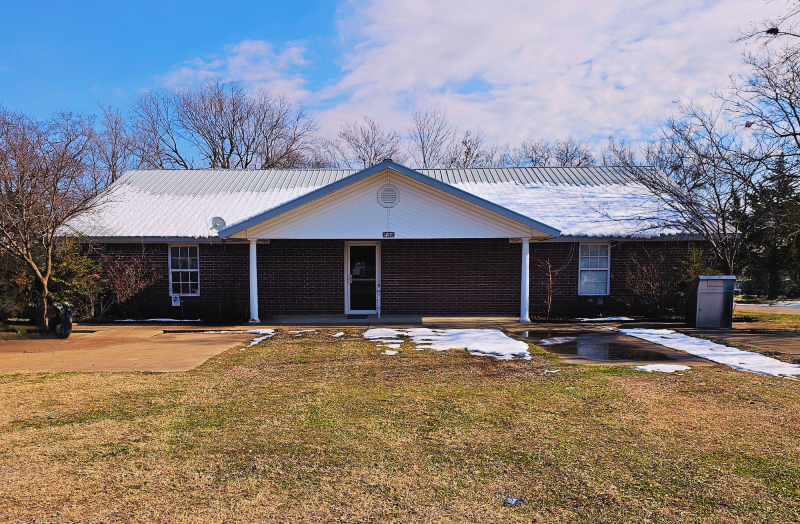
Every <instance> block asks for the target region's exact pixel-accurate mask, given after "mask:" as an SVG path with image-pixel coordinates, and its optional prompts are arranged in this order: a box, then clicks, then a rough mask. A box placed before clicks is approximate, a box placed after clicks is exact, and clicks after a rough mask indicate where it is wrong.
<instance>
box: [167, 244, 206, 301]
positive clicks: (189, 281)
mask: <svg viewBox="0 0 800 524" xmlns="http://www.w3.org/2000/svg"><path fill="white" fill-rule="evenodd" d="M169 288H170V294H172V295H199V294H200V266H199V260H198V257H197V246H170V248H169Z"/></svg>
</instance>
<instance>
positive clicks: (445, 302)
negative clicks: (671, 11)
mask: <svg viewBox="0 0 800 524" xmlns="http://www.w3.org/2000/svg"><path fill="white" fill-rule="evenodd" d="M101 202H102V204H101V205H100V206H99V208H98V209H97V210H96V211H95V212H94V213H93V214H91V215H89V216H86V217H83V218H82V219H81V220H79V221H77V222H75V223H74V224H72V225H71V227H72V228H73V229H74V230H75V231H76V232H78V233H79V234H81V235H83V237H84V238H85V239H86V240H87V241H88V242H92V243H95V244H101V245H102V246H103V249H104V250H105V251H106V252H107V253H109V254H114V255H115V256H117V257H120V258H122V259H124V257H126V256H130V255H133V254H136V255H137V256H141V255H142V253H144V255H145V256H146V258H147V260H148V262H149V263H150V264H153V266H154V267H156V268H157V269H158V272H159V274H160V275H161V278H160V280H159V281H158V282H156V284H154V285H153V286H151V287H150V288H149V289H148V290H147V291H146V292H144V293H143V294H142V295H141V296H140V297H138V298H137V300H138V301H139V303H140V304H141V305H142V307H141V310H142V311H146V313H145V314H146V316H148V317H170V318H201V319H204V320H215V319H230V320H238V321H245V320H248V319H249V320H251V321H254V322H255V321H259V320H262V319H265V318H268V317H269V316H272V315H278V314H368V315H369V314H373V315H380V314H429V315H430V314H433V315H477V314H480V315H519V317H520V319H521V320H527V319H529V317H530V315H531V314H533V315H535V316H542V315H544V314H546V311H547V303H548V301H549V302H550V303H551V306H552V308H551V313H552V314H553V315H559V316H586V315H588V316H597V315H598V314H599V313H604V314H622V313H631V312H633V313H636V311H635V308H636V304H635V300H634V299H633V298H634V297H633V294H632V290H631V285H630V282H631V278H632V275H635V274H638V273H637V264H638V266H641V261H642V260H646V261H649V262H648V263H650V264H651V265H652V264H657V265H661V266H662V267H661V270H662V271H661V273H663V274H666V275H670V274H672V273H674V272H675V271H677V266H678V263H677V260H678V259H682V258H685V257H686V256H687V254H688V250H689V246H690V244H689V241H688V240H687V239H686V237H685V236H682V235H681V232H680V231H675V230H668V229H664V228H658V227H655V226H654V224H650V223H648V222H647V219H648V218H651V217H653V216H655V215H656V214H657V213H658V212H659V211H658V209H657V208H656V205H657V204H656V202H655V201H654V199H652V197H651V196H650V195H649V194H648V193H647V191H646V190H645V189H644V188H643V187H641V186H640V185H638V184H636V183H635V182H634V181H632V180H631V179H630V178H629V177H627V176H626V174H625V172H624V171H623V170H622V169H619V168H609V167H586V168H475V169H428V170H412V169H409V168H406V167H404V166H401V165H399V164H396V163H394V162H392V161H390V160H386V161H384V162H381V163H380V164H377V165H375V166H373V167H371V168H369V169H365V170H362V171H357V172H356V171H348V170H337V169H317V170H312V169H296V170H221V169H207V170H134V171H129V172H127V173H126V174H125V175H124V176H123V177H121V178H120V179H119V180H117V181H116V182H115V183H114V184H112V185H111V186H110V187H109V189H108V190H107V191H106V192H105V193H104V195H103V196H102V200H101ZM548 268H549V269H548ZM639 269H641V268H640V267H639ZM556 272H557V273H556ZM548 298H549V299H550V300H548ZM664 299H665V302H669V301H674V300H675V299H676V297H675V296H674V295H669V294H668V296H665V298H664Z"/></svg>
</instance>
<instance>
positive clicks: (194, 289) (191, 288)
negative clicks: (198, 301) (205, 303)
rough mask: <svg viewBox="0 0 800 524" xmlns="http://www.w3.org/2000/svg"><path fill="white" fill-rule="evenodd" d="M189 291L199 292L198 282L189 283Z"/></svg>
mask: <svg viewBox="0 0 800 524" xmlns="http://www.w3.org/2000/svg"><path fill="white" fill-rule="evenodd" d="M189 293H192V294H195V295H196V294H197V283H194V284H189Z"/></svg>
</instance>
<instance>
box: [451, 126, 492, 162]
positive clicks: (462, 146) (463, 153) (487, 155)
mask: <svg viewBox="0 0 800 524" xmlns="http://www.w3.org/2000/svg"><path fill="white" fill-rule="evenodd" d="M503 163H504V156H503V154H502V152H501V151H500V148H499V147H497V146H496V145H494V144H492V145H489V144H487V143H486V137H485V135H484V134H483V132H482V131H477V132H473V131H471V130H469V129H467V130H466V131H464V133H463V134H462V135H461V138H460V139H458V140H456V142H455V143H454V144H453V147H452V148H451V149H450V151H449V154H448V156H447V164H446V167H456V168H471V167H497V166H500V165H502V164H503Z"/></svg>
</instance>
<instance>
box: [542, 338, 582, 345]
mask: <svg viewBox="0 0 800 524" xmlns="http://www.w3.org/2000/svg"><path fill="white" fill-rule="evenodd" d="M576 340H578V337H550V338H546V339H544V340H540V341H539V345H540V346H555V345H557V344H567V343H569V342H575V341H576Z"/></svg>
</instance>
